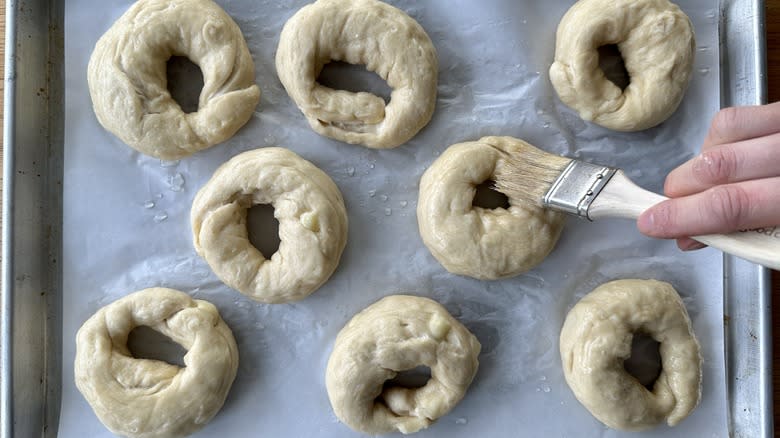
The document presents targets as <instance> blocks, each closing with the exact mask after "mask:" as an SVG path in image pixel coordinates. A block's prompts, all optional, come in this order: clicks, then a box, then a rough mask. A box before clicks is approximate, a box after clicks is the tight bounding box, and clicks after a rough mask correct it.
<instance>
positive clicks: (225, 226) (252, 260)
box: [190, 147, 347, 303]
mask: <svg viewBox="0 0 780 438" xmlns="http://www.w3.org/2000/svg"><path fill="white" fill-rule="evenodd" d="M258 204H271V205H272V206H273V207H274V217H275V218H276V219H277V220H278V221H279V239H280V240H281V242H280V243H279V249H278V250H277V251H276V252H275V253H274V254H273V255H272V256H271V258H270V260H269V259H266V257H264V255H263V254H262V253H261V252H260V251H258V250H257V248H255V247H254V246H253V245H252V243H251V242H250V241H249V234H248V231H247V228H246V215H247V210H248V209H249V208H250V207H252V206H253V205H258ZM190 218H191V222H192V240H193V243H194V245H195V249H196V251H197V252H198V254H200V256H201V257H203V258H204V259H205V260H206V262H208V264H209V266H211V269H212V270H213V271H214V273H215V274H216V275H217V277H219V278H220V279H221V280H222V281H223V282H224V283H225V284H227V285H228V286H230V287H232V288H234V289H236V290H238V291H239V292H241V293H243V294H245V295H248V296H249V297H250V298H252V299H254V300H257V301H260V302H263V303H283V302H289V301H297V300H301V299H303V298H305V297H307V296H308V295H309V294H311V293H312V292H314V291H315V290H317V288H319V287H320V286H321V285H322V284H323V283H325V281H327V280H328V278H330V276H331V274H333V271H335V270H336V267H337V266H338V264H339V259H340V257H341V253H342V251H343V250H344V246H345V245H346V243H347V212H346V209H345V207H344V200H343V199H342V197H341V192H340V191H339V189H338V187H336V184H335V183H334V182H333V180H331V179H330V177H329V176H328V175H326V174H325V173H324V172H323V171H322V170H320V169H318V168H317V167H316V166H314V165H313V164H311V163H310V162H308V161H306V160H304V159H303V158H301V157H299V156H298V155H296V154H295V153H294V152H292V151H289V150H287V149H283V148H278V147H273V148H263V149H256V150H253V151H248V152H244V153H242V154H239V155H236V156H235V157H233V158H231V159H230V160H229V161H228V162H226V163H225V164H223V165H222V166H220V167H219V168H218V169H217V171H216V172H214V175H213V176H212V177H211V179H210V180H209V181H208V182H207V183H206V184H205V185H204V186H203V187H202V188H201V189H200V191H198V194H197V195H196V196H195V200H194V201H193V203H192V211H191V214H190Z"/></svg>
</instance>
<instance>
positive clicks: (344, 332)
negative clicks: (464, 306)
mask: <svg viewBox="0 0 780 438" xmlns="http://www.w3.org/2000/svg"><path fill="white" fill-rule="evenodd" d="M480 348H481V346H480V344H479V341H478V340H477V338H476V337H475V336H474V335H473V334H471V332H469V331H468V329H467V328H466V327H464V326H463V324H461V323H460V322H458V321H457V320H456V319H455V318H453V317H452V316H451V315H450V314H449V313H448V312H447V310H446V309H445V308H444V307H442V306H441V305H440V304H439V303H437V302H435V301H433V300H430V299H428V298H422V297H414V296H408V295H392V296H389V297H385V298H383V299H381V300H379V301H377V302H376V303H374V304H372V305H370V306H368V307H367V308H365V309H364V310H362V311H361V312H360V313H358V314H357V315H355V316H354V317H353V318H352V320H350V321H349V323H347V325H346V326H344V328H343V329H341V331H340V332H339V334H338V337H336V342H335V344H334V346H333V352H332V353H331V355H330V359H329V360H328V367H327V371H326V374H325V384H326V386H327V389H328V397H329V398H330V403H331V406H333V411H334V412H335V414H336V416H337V417H338V418H339V419H340V420H341V421H342V422H344V423H346V424H347V425H348V426H349V427H351V428H352V429H354V430H356V431H359V432H363V433H366V434H383V433H390V432H395V431H398V432H402V433H405V434H408V433H413V432H417V431H418V430H420V429H424V428H426V427H428V426H429V425H430V424H431V423H433V422H434V421H435V420H436V419H437V418H439V417H441V416H442V415H445V414H446V413H447V412H449V411H450V410H451V409H452V408H453V407H454V406H455V405H456V404H457V403H458V402H459V401H460V400H461V399H462V398H463V396H464V395H465V393H466V390H467V389H468V387H469V385H470V384H471V381H472V380H473V379H474V376H475V375H476V373H477V368H478V367H479V362H478V360H477V357H478V356H479V351H480ZM421 365H424V366H427V367H429V368H430V369H431V378H430V380H429V381H428V383H427V384H426V385H425V386H423V387H421V388H414V389H411V388H403V387H399V386H390V387H387V388H384V387H383V384H384V383H385V381H387V380H390V379H392V378H394V377H395V376H396V375H397V374H398V373H399V372H401V371H406V370H410V369H414V368H416V367H418V366H421ZM378 400H381V401H378Z"/></svg>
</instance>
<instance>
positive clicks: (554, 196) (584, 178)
mask: <svg viewBox="0 0 780 438" xmlns="http://www.w3.org/2000/svg"><path fill="white" fill-rule="evenodd" d="M615 172H617V169H613V168H611V167H605V166H599V165H596V164H590V163H586V162H584V161H577V160H572V161H571V162H570V163H569V164H568V165H567V166H566V168H565V169H563V172H561V174H560V175H559V176H558V179H556V180H555V182H554V183H553V185H552V187H550V190H548V191H547V194H545V195H544V198H542V202H543V203H544V206H545V207H549V208H552V209H554V210H559V211H563V212H566V213H570V214H574V215H577V216H579V217H584V218H586V219H588V220H591V219H590V217H589V216H588V210H589V209H590V205H591V203H592V202H593V200H594V199H596V196H598V194H599V193H600V192H601V189H603V188H604V186H605V185H607V183H608V182H609V180H610V178H612V175H614V174H615Z"/></svg>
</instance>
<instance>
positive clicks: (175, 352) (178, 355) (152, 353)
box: [127, 325, 187, 367]
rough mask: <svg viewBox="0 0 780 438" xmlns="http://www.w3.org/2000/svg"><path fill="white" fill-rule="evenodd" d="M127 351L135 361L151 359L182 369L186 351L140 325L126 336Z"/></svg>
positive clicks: (149, 328) (163, 336)
mask: <svg viewBox="0 0 780 438" xmlns="http://www.w3.org/2000/svg"><path fill="white" fill-rule="evenodd" d="M127 349H128V350H130V354H132V355H133V357H134V358H136V359H151V360H159V361H161V362H166V363H168V364H171V365H176V366H179V367H184V355H186V354H187V350H185V349H184V347H182V346H181V345H179V344H178V343H176V342H175V341H174V340H173V339H171V338H169V337H167V336H165V335H164V334H162V333H160V332H158V331H157V330H155V329H153V328H151V327H148V326H145V325H141V326H138V327H136V328H134V329H133V330H132V331H130V334H128V335H127Z"/></svg>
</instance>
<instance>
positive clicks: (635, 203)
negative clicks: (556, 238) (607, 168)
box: [588, 170, 780, 270]
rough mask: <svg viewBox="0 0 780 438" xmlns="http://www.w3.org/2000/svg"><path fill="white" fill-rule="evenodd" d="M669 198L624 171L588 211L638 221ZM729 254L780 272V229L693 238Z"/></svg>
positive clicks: (591, 214) (594, 214) (615, 176)
mask: <svg viewBox="0 0 780 438" xmlns="http://www.w3.org/2000/svg"><path fill="white" fill-rule="evenodd" d="M666 199H668V198H666V197H664V196H661V195H658V194H655V193H653V192H649V191H647V190H645V189H643V188H641V187H639V186H637V185H636V184H634V183H633V182H632V181H631V180H630V179H628V177H627V176H626V174H625V173H623V171H622V170H618V171H617V173H615V175H614V176H613V177H612V179H611V180H609V183H607V185H606V186H605V187H604V189H603V190H602V191H601V193H599V195H598V196H597V197H596V199H594V200H593V203H592V204H591V206H590V209H589V210H588V217H590V218H591V219H594V220H595V219H600V218H605V217H621V218H626V219H636V218H638V217H639V215H640V214H642V212H643V211H645V210H647V209H648V208H650V207H652V206H653V205H655V204H657V203H659V202H661V201H664V200H666ZM691 238H692V239H694V240H697V241H699V242H701V243H703V244H705V245H708V246H711V247H713V248H717V249H719V250H721V251H723V252H725V253H728V254H732V255H735V256H737V257H741V258H743V259H745V260H749V261H751V262H754V263H758V264H759V265H763V266H766V267H768V268H772V269H777V270H780V225H779V226H777V227H769V228H763V229H759V230H751V231H744V232H736V233H731V234H709V235H706V236H693V237H691Z"/></svg>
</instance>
